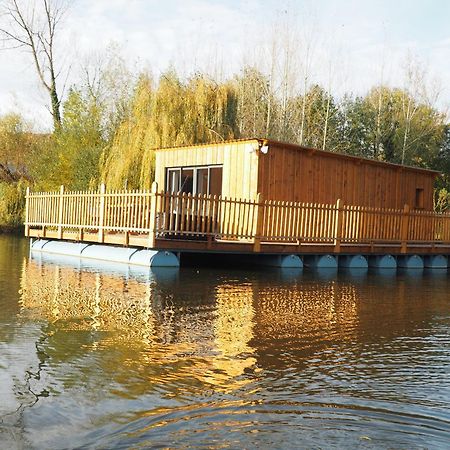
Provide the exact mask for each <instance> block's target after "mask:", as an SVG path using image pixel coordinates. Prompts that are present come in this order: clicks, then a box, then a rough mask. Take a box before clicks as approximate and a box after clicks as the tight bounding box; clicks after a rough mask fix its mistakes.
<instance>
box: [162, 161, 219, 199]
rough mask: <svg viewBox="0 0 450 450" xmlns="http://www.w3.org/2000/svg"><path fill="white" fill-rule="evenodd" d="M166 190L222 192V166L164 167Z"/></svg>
mask: <svg viewBox="0 0 450 450" xmlns="http://www.w3.org/2000/svg"><path fill="white" fill-rule="evenodd" d="M166 190H167V191H168V192H185V193H186V194H189V193H190V194H195V195H197V194H210V195H221V194H222V166H202V167H175V168H170V169H166Z"/></svg>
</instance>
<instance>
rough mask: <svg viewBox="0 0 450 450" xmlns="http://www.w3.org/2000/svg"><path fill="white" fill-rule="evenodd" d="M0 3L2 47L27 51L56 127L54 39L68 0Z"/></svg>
mask: <svg viewBox="0 0 450 450" xmlns="http://www.w3.org/2000/svg"><path fill="white" fill-rule="evenodd" d="M0 5H1V6H0V8H1V10H0V15H1V25H0V36H1V38H2V41H3V44H4V48H9V49H16V48H24V49H26V50H27V51H28V52H29V53H30V54H31V56H32V58H33V63H34V66H35V68H36V72H37V74H38V77H39V80H40V81H41V84H42V85H43V87H44V88H45V90H46V91H47V92H48V95H49V96H50V104H51V114H52V116H53V126H54V128H55V129H57V128H58V127H59V126H60V125H61V111H60V106H61V99H60V96H59V92H58V89H57V85H56V81H57V78H58V76H59V72H57V68H56V63H55V38H56V35H57V31H58V29H59V25H60V22H61V19H62V18H63V16H64V13H65V11H66V9H67V6H68V0H28V1H24V2H23V1H21V0H3V1H1V2H0Z"/></svg>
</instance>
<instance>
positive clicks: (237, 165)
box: [156, 139, 438, 211]
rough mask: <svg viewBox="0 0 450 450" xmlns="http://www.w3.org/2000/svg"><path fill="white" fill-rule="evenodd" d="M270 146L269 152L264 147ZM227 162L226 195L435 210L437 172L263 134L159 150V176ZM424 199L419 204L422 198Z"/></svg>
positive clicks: (159, 179)
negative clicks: (308, 145) (318, 147)
mask: <svg viewBox="0 0 450 450" xmlns="http://www.w3.org/2000/svg"><path fill="white" fill-rule="evenodd" d="M263 143H264V144H267V145H268V152H267V153H263V152H261V151H260V147H261V146H262V145H263ZM203 165H223V179H222V196H223V197H227V198H235V199H244V198H245V199H248V200H256V198H257V195H258V193H260V194H261V195H262V198H264V199H268V200H281V201H294V202H311V203H320V204H334V203H336V201H337V200H338V199H341V200H342V201H343V203H344V204H349V205H358V206H370V207H376V208H398V209H401V208H403V206H404V205H405V204H408V205H409V206H410V208H411V209H415V208H416V207H419V206H420V208H417V209H423V210H428V211H431V210H432V209H433V185H434V180H435V179H436V177H437V176H438V173H437V172H435V171H431V170H425V169H419V168H414V167H406V166H400V165H396V164H389V163H384V162H380V161H373V160H368V159H364V158H358V157H352V156H348V155H342V154H338V153H332V152H327V151H322V150H315V149H310V148H306V147H301V146H298V145H293V144H287V143H281V142H276V141H271V140H265V139H264V140H263V139H249V140H237V141H230V142H222V143H216V144H205V145H194V146H185V147H174V148H167V149H158V150H156V181H157V183H158V185H159V186H161V187H163V186H165V182H166V180H165V176H166V169H167V168H172V167H188V166H203ZM419 200H420V205H419V204H417V202H418V201H419Z"/></svg>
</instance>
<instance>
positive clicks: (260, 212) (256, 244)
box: [253, 193, 264, 252]
mask: <svg viewBox="0 0 450 450" xmlns="http://www.w3.org/2000/svg"><path fill="white" fill-rule="evenodd" d="M255 207H256V222H255V225H254V228H253V251H254V252H260V251H261V234H262V231H263V221H264V198H263V196H262V194H261V193H258V195H257V196H256V204H255Z"/></svg>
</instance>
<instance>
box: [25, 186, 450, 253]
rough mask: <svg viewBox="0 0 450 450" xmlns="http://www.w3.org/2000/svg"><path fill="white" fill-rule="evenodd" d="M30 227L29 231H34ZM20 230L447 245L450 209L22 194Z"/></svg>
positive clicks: (98, 236)
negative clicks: (23, 207)
mask: <svg viewBox="0 0 450 450" xmlns="http://www.w3.org/2000/svg"><path fill="white" fill-rule="evenodd" d="M33 230H34V231H33ZM25 233H26V235H27V236H31V235H33V236H36V235H39V236H42V237H45V236H50V235H51V236H52V237H56V238H59V239H64V238H67V239H69V238H72V239H73V238H75V239H78V240H84V238H85V236H87V235H89V236H90V240H92V236H93V235H94V236H95V240H96V241H98V242H105V234H106V235H108V236H113V235H115V236H117V235H120V234H123V235H124V236H125V238H124V239H125V240H124V243H125V244H128V242H129V241H128V239H129V236H130V235H131V236H133V235H141V236H145V237H148V241H147V242H146V246H148V247H155V244H156V242H157V240H168V239H172V240H173V239H179V240H191V241H192V240H207V241H212V240H214V241H220V242H234V243H251V244H252V245H253V250H254V251H260V248H261V243H267V244H269V243H282V244H298V245H303V244H323V245H332V246H334V251H336V252H339V251H341V246H344V245H397V246H399V247H401V249H402V251H406V247H407V246H410V245H419V244H420V245H422V244H426V245H430V246H436V245H444V246H450V214H437V213H434V212H431V211H416V210H410V209H409V207H408V206H407V205H405V207H404V208H403V209H401V210H399V209H382V208H370V207H362V206H351V205H344V204H343V203H342V202H341V201H340V200H338V201H337V203H336V204H316V203H297V202H283V201H272V200H264V199H262V198H261V196H260V195H259V196H258V198H257V199H256V200H246V199H232V198H227V197H218V196H208V195H192V194H185V193H168V192H163V191H160V192H158V189H157V186H156V184H154V185H153V187H152V190H151V191H148V190H139V191H138V190H111V191H106V190H105V188H104V185H102V187H101V189H100V190H98V191H70V192H68V191H65V190H64V188H63V187H61V189H60V191H59V192H45V193H44V192H36V193H30V192H27V201H26V218H25Z"/></svg>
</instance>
